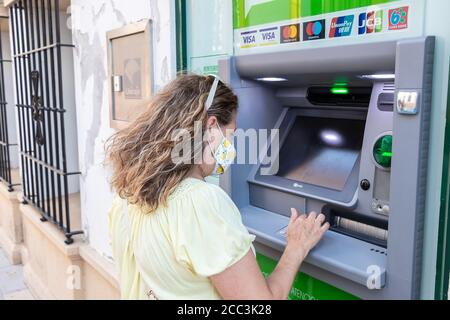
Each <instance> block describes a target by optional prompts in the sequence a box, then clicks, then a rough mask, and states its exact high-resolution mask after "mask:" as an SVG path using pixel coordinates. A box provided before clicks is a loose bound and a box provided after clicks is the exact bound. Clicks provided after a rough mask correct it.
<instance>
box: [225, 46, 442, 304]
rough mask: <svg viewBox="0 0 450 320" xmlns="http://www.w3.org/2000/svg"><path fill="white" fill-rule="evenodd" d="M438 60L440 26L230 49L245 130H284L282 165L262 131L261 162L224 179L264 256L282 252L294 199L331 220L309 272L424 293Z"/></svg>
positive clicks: (351, 289)
mask: <svg viewBox="0 0 450 320" xmlns="http://www.w3.org/2000/svg"><path fill="white" fill-rule="evenodd" d="M433 61H434V38H433V37H424V38H415V39H408V40H399V41H387V42H380V43H364V44H351V45H344V46H339V47H324V48H305V49H301V50H293V51H285V52H279V53H262V54H249V55H241V56H235V57H230V58H227V59H224V60H221V61H220V64H219V69H220V75H221V77H222V79H224V81H226V82H227V83H228V84H229V85H230V86H231V87H232V88H233V89H234V91H235V92H236V94H237V95H238V98H239V102H240V106H239V110H238V115H237V125H238V127H239V128H242V129H243V130H240V132H238V137H237V139H240V138H242V137H239V135H245V134H246V132H248V130H249V129H257V130H258V129H264V130H271V129H275V130H278V133H279V134H278V135H279V154H278V156H277V157H276V159H277V160H278V161H277V166H278V170H277V171H276V172H275V173H273V174H272V175H266V174H262V169H267V166H269V167H270V161H269V160H270V159H273V158H274V156H273V155H271V152H272V151H273V150H272V144H273V141H271V140H269V141H268V142H267V143H262V142H261V141H258V145H259V146H261V145H262V146H263V149H262V150H259V154H261V157H260V158H259V159H258V163H257V164H254V163H247V164H234V165H233V166H232V167H231V169H230V170H229V171H228V172H227V173H226V174H225V175H224V176H223V178H222V179H221V186H222V188H223V189H224V190H226V191H227V192H228V194H229V195H230V196H231V197H232V199H233V201H234V202H235V203H236V204H237V206H238V207H239V209H240V211H241V213H242V217H243V221H244V224H245V225H246V227H247V228H248V230H249V231H250V232H251V233H252V234H254V235H256V249H257V252H258V254H259V256H260V259H266V258H267V259H271V260H272V261H274V260H275V261H276V260H277V259H279V257H280V256H281V254H282V252H283V250H284V248H285V246H286V235H285V230H286V226H287V225H288V222H289V215H290V208H292V207H294V208H297V209H298V210H299V211H300V212H305V213H306V212H310V211H316V212H323V213H325V214H326V216H327V220H328V221H329V222H330V224H331V229H330V231H328V232H327V233H326V234H325V236H324V239H323V240H322V241H321V242H320V244H319V245H318V246H317V247H316V248H314V250H312V251H311V253H310V254H309V256H308V257H307V259H306V261H305V263H304V264H303V266H302V267H301V270H299V271H300V272H301V274H302V275H303V276H307V277H309V278H308V279H309V280H308V281H313V280H314V281H317V282H320V283H321V285H322V284H323V283H326V284H327V285H329V286H330V288H335V289H336V290H341V291H342V292H345V293H349V294H351V295H353V296H355V297H358V298H362V299H415V298H419V296H420V289H421V288H420V285H421V281H420V278H421V266H422V259H423V257H422V246H423V224H424V215H425V196H426V192H425V189H424V186H426V177H427V157H428V145H429V126H430V121H429V120H430V112H431V91H432V78H433V76H432V75H433ZM412 65H413V66H415V67H414V68H411V66H412ZM382 74H391V77H386V78H385V79H384V78H383V77H381V76H380V75H382ZM394 74H395V80H394V79H393V76H392V75H394ZM370 75H378V76H370ZM272 79H277V80H278V81H271V80H272ZM342 79H345V81H343V80H342ZM343 82H344V83H343ZM337 83H339V85H337ZM241 141H242V140H241ZM246 149H247V150H246V151H245V152H249V151H248V150H251V148H246ZM240 151H241V152H242V150H240ZM268 155H271V156H270V158H269V156H268ZM244 156H245V159H248V158H249V155H244ZM268 163H269V165H268ZM266 171H267V170H266ZM261 257H262V258H261ZM311 279H313V280H311ZM310 283H313V282H310ZM305 290H307V289H305ZM322 296H324V297H327V294H326V292H325V293H324V294H323V295H322Z"/></svg>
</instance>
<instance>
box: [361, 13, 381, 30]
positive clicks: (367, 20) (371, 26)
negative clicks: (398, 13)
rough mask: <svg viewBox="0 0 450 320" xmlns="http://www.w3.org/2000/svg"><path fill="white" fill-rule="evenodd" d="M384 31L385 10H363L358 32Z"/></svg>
mask: <svg viewBox="0 0 450 320" xmlns="http://www.w3.org/2000/svg"><path fill="white" fill-rule="evenodd" d="M381 31H383V10H379V11H371V12H363V13H361V14H360V15H359V24H358V34H366V33H374V32H376V33H378V32H381Z"/></svg>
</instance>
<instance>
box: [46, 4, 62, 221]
mask: <svg viewBox="0 0 450 320" xmlns="http://www.w3.org/2000/svg"><path fill="white" fill-rule="evenodd" d="M57 2H58V0H55V3H57ZM47 9H48V15H49V17H50V21H49V23H50V32H49V41H50V42H53V40H54V33H53V12H52V1H51V0H48V8H47ZM55 21H56V18H55ZM58 26H59V25H58V24H57V23H56V22H55V29H56V30H57V29H58ZM50 61H51V62H50V66H51V72H52V80H53V81H52V96H53V105H54V106H55V107H56V106H58V101H57V94H56V83H57V81H56V76H58V77H59V75H57V74H56V71H55V69H56V68H55V63H56V58H55V50H54V48H53V49H52V50H51V55H50ZM53 124H54V129H55V133H54V135H53V136H54V138H55V166H56V168H58V169H60V160H59V154H60V150H59V130H58V117H57V114H56V113H55V112H54V113H53ZM55 178H56V190H57V198H58V199H60V201H58V219H59V224H60V226H62V224H63V212H62V203H61V202H62V201H61V198H62V189H61V179H60V178H61V177H60V176H59V175H58V174H57V175H56V176H55ZM54 201H55V200H54Z"/></svg>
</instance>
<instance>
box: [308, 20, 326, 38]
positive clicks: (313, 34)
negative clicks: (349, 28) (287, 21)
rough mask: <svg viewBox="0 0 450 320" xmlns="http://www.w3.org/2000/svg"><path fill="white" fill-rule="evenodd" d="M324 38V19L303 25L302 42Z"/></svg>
mask: <svg viewBox="0 0 450 320" xmlns="http://www.w3.org/2000/svg"><path fill="white" fill-rule="evenodd" d="M324 38H325V19H322V20H316V21H310V22H305V23H303V40H305V41H308V40H317V39H324Z"/></svg>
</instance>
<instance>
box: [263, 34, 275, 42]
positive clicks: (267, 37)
mask: <svg viewBox="0 0 450 320" xmlns="http://www.w3.org/2000/svg"><path fill="white" fill-rule="evenodd" d="M262 38H263V40H264V41H272V40H275V32H264V33H262Z"/></svg>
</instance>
